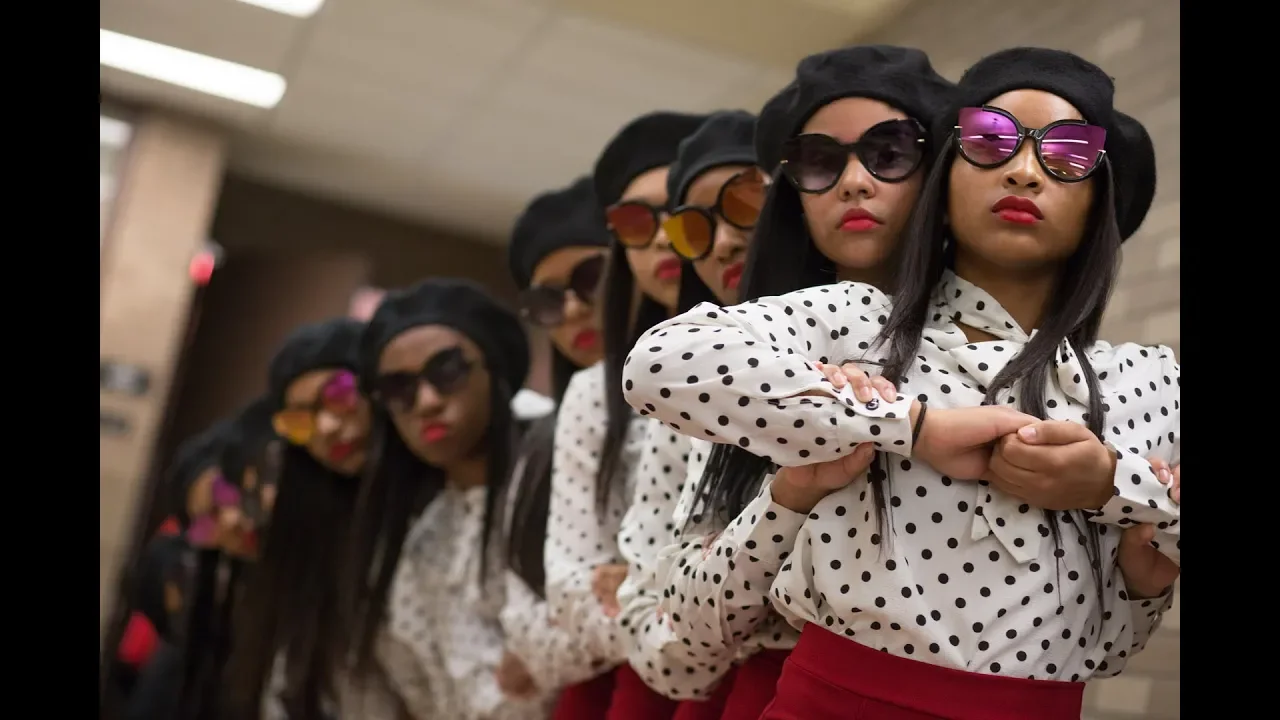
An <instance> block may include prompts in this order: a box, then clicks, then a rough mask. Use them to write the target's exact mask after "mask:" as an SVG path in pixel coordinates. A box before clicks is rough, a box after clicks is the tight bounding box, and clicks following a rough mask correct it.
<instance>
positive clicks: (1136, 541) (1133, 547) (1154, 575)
mask: <svg viewBox="0 0 1280 720" xmlns="http://www.w3.org/2000/svg"><path fill="white" fill-rule="evenodd" d="M1148 462H1150V463H1151V468H1152V469H1153V470H1155V471H1156V477H1157V478H1159V479H1160V484H1161V485H1166V486H1168V487H1169V498H1170V499H1171V500H1173V501H1174V502H1175V503H1176V502H1178V499H1179V498H1180V497H1181V493H1180V492H1179V490H1180V486H1181V484H1182V466H1181V465H1174V466H1173V469H1172V470H1170V468H1169V464H1168V463H1166V462H1165V461H1163V460H1154V459H1153V460H1148ZM1179 504H1180V503H1179ZM1155 534H1156V529H1155V527H1154V526H1153V525H1138V526H1136V527H1131V528H1129V529H1127V530H1125V531H1124V534H1123V535H1121V536H1120V551H1119V553H1117V555H1116V564H1118V565H1119V566H1120V573H1121V574H1122V575H1124V585H1125V587H1126V588H1128V591H1129V599H1131V600H1142V599H1145V598H1153V597H1158V596H1160V595H1163V594H1164V592H1165V591H1166V590H1168V589H1169V586H1170V585H1173V582H1174V581H1175V580H1177V579H1178V575H1180V574H1181V573H1182V568H1180V567H1179V566H1178V565H1177V563H1175V562H1173V561H1172V560H1170V559H1169V558H1168V557H1166V556H1165V555H1163V554H1162V553H1161V552H1160V551H1159V550H1157V549H1155V547H1154V546H1152V544H1151V540H1152V538H1154V537H1155Z"/></svg>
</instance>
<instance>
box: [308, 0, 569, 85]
mask: <svg viewBox="0 0 1280 720" xmlns="http://www.w3.org/2000/svg"><path fill="white" fill-rule="evenodd" d="M496 1H497V0H490V2H496ZM547 12H548V11H547V10H546V9H545V8H542V7H539V6H538V5H537V4H534V3H530V4H527V5H513V6H511V7H510V8H509V9H508V10H507V11H505V12H499V11H498V9H496V8H495V7H494V6H486V5H485V4H477V5H475V6H472V4H471V3H469V2H459V1H458V0H358V2H357V1H356V0H345V2H338V3H335V4H334V7H333V8H332V11H331V12H329V13H327V14H325V15H324V16H322V17H321V18H319V20H318V22H317V24H316V28H315V31H314V33H313V35H312V37H311V38H310V41H309V43H308V47H307V49H306V51H305V52H304V54H303V56H302V63H303V64H304V65H305V64H307V63H309V62H311V61H312V59H313V57H314V58H320V59H323V60H327V61H329V62H330V63H332V64H341V65H344V66H347V67H348V68H349V71H350V72H352V73H359V74H363V75H365V76H366V77H367V78H368V80H369V81H370V82H378V83H381V84H387V85H395V86H397V87H401V88H403V89H406V90H416V91H422V92H434V91H440V92H446V93H449V94H450V95H457V94H464V93H466V94H471V93H475V92H476V91H477V90H478V89H479V86H483V85H486V84H487V83H488V82H489V81H490V79H491V78H492V77H493V76H494V74H495V73H497V72H498V71H499V70H501V69H502V68H503V67H505V66H506V64H507V63H508V62H510V61H511V58H512V56H513V54H514V53H516V52H518V50H519V49H520V48H521V47H522V46H523V45H524V43H525V42H526V40H527V38H529V37H530V35H531V34H532V33H533V32H535V31H536V29H537V27H538V25H539V23H540V22H541V21H542V19H543V18H544V17H546V15H547Z"/></svg>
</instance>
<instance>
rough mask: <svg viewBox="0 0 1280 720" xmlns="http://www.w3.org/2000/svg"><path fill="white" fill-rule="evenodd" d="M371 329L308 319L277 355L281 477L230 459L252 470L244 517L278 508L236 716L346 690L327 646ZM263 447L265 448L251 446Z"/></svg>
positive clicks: (314, 703) (271, 414)
mask: <svg viewBox="0 0 1280 720" xmlns="http://www.w3.org/2000/svg"><path fill="white" fill-rule="evenodd" d="M363 327H364V326H363V323H360V322H359V321H356V320H352V319H348V318H335V319H332V320H327V321H324V322H319V323H315V324H310V325H304V326H302V327H300V328H298V329H296V330H294V331H293V332H292V333H291V334H290V335H289V337H288V338H287V339H286V340H285V341H284V343H283V344H282V345H281V347H280V349H279V350H278V351H277V352H276V354H275V356H274V357H273V358H272V360H271V363H270V365H269V368H268V372H267V386H268V394H267V403H268V404H267V405H266V410H267V416H268V418H270V420H269V422H270V425H269V426H270V427H272V428H273V429H274V431H275V434H276V435H278V436H279V438H280V439H281V440H283V441H284V442H285V443H286V447H285V448H284V449H283V452H282V453H281V455H280V464H279V468H278V476H277V477H275V478H272V477H271V476H270V475H267V474H265V473H259V472H257V468H256V467H254V466H253V465H251V464H250V463H248V462H247V458H235V459H231V460H230V461H228V462H224V466H226V467H227V469H228V471H231V470H233V469H234V466H237V465H239V466H240V467H242V468H245V470H244V471H242V472H240V478H241V484H240V487H241V488H242V492H243V497H244V499H246V500H250V502H247V503H244V505H243V509H242V516H243V517H245V519H254V520H256V521H257V523H262V522H264V521H265V520H266V516H265V511H266V510H268V509H270V510H271V521H270V524H269V525H268V526H267V529H266V533H265V536H264V540H265V542H264V544H263V546H262V548H261V557H260V559H259V561H258V563H257V565H256V566H255V567H254V568H253V569H252V571H251V577H250V578H249V581H248V586H247V588H246V592H245V596H244V599H243V604H242V606H241V608H239V612H238V613H237V621H236V640H235V645H234V651H233V653H232V662H231V667H230V669H229V673H228V675H229V679H230V683H229V685H230V693H229V697H230V701H231V703H232V707H233V708H234V711H233V713H232V714H233V715H234V716H235V717H243V718H250V719H252V718H258V717H267V718H295V719H298V718H318V717H324V716H332V715H333V714H334V707H333V705H334V703H335V701H336V700H346V698H341V697H340V696H339V694H338V693H339V688H338V687H335V676H336V675H337V673H336V663H335V660H334V658H332V657H330V656H327V655H326V654H325V653H326V652H327V651H328V650H329V648H330V647H332V644H333V640H332V638H330V637H329V636H328V635H327V633H330V632H332V631H333V630H334V629H335V628H336V627H337V602H338V588H339V586H338V581H339V578H338V574H337V567H336V565H337V562H338V558H339V557H340V554H341V552H342V551H343V548H344V546H345V544H344V543H345V533H346V530H347V528H348V526H349V525H350V523H351V516H352V512H353V506H354V504H355V498H356V493H357V490H358V488H359V481H358V477H359V473H360V471H361V470H362V469H363V467H364V463H365V458H366V456H367V443H368V436H369V416H370V410H369V403H368V401H367V400H366V399H365V398H364V397H363V396H361V394H360V393H359V391H358V389H357V386H356V375H355V373H356V371H357V369H358V365H357V362H358V350H359V341H360V333H361V331H362V330H363ZM254 449H258V450H262V449H265V448H262V447H259V448H246V452H245V455H250V454H254V455H256V454H257V453H254V452H253V450H254ZM273 480H274V483H273V482H272V481H273ZM264 482H265V483H266V484H267V485H268V488H267V490H266V492H265V493H264V494H259V492H258V491H259V490H260V485H261V484H263V483H264ZM272 484H274V487H275V492H276V493H277V494H278V495H277V497H275V498H274V500H273V498H272V494H273V493H272V491H271V489H270V486H271V485H272ZM255 498H256V499H255ZM255 529H256V524H255ZM344 714H345V713H344Z"/></svg>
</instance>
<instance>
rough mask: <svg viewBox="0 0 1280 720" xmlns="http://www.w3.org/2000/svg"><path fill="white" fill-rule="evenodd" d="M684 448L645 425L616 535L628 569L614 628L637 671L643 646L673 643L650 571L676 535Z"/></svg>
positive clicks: (667, 433) (657, 427) (679, 440)
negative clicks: (627, 642) (622, 634)
mask: <svg viewBox="0 0 1280 720" xmlns="http://www.w3.org/2000/svg"><path fill="white" fill-rule="evenodd" d="M689 442H690V441H689V438H687V437H685V436H683V435H681V434H679V433H677V432H674V431H672V430H670V429H669V428H667V427H666V426H664V425H663V424H662V423H660V422H657V421H649V422H648V423H647V428H646V432H645V440H644V445H643V449H642V450H641V453H640V463H639V466H638V467H637V468H636V484H635V488H634V490H633V492H632V497H631V505H630V507H628V508H627V514H626V515H625V516H624V517H623V519H622V526H621V528H620V529H619V530H618V550H619V551H620V552H621V553H622V557H623V559H624V560H625V561H626V563H627V577H626V579H625V580H623V581H622V585H620V586H619V587H618V604H619V605H620V606H621V608H622V612H621V614H619V616H618V623H619V625H621V626H622V627H623V629H624V630H626V631H627V632H628V633H629V634H630V635H631V636H632V638H633V639H634V642H633V645H632V650H631V659H632V663H633V664H636V665H639V664H641V663H637V662H636V660H637V655H645V654H646V651H645V650H644V648H645V647H646V646H650V647H657V648H661V647H662V646H663V645H664V644H665V643H666V642H668V641H670V640H672V639H673V638H672V637H671V633H670V631H669V629H668V628H667V625H666V623H665V622H664V621H663V620H662V619H659V618H658V617H657V609H658V596H659V594H660V593H661V585H660V583H658V581H657V576H656V574H655V571H656V569H657V556H658V551H659V550H661V549H662V548H663V547H665V546H666V544H667V543H668V542H669V541H670V539H671V538H672V537H673V535H674V532H675V524H674V522H673V520H672V515H673V513H674V512H675V506H676V503H677V502H678V501H679V499H680V489H681V487H682V486H683V483H684V479H685V473H686V472H687V469H688V464H689Z"/></svg>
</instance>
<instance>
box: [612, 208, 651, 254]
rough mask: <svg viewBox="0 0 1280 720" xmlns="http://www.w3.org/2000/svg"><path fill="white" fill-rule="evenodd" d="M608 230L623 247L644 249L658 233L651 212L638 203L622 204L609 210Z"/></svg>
mask: <svg viewBox="0 0 1280 720" xmlns="http://www.w3.org/2000/svg"><path fill="white" fill-rule="evenodd" d="M606 219H607V220H608V222H609V229H610V230H611V231H613V235H614V237H616V238H617V239H618V242H620V243H622V245H623V246H624V247H644V246H646V245H648V244H649V241H650V240H652V239H653V236H654V235H656V234H657V232H658V224H657V219H656V218H655V217H654V214H653V210H651V209H650V208H649V207H648V206H645V205H641V204H639V203H623V204H621V205H614V206H613V207H611V208H609V212H608V213H607V214H606Z"/></svg>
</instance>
